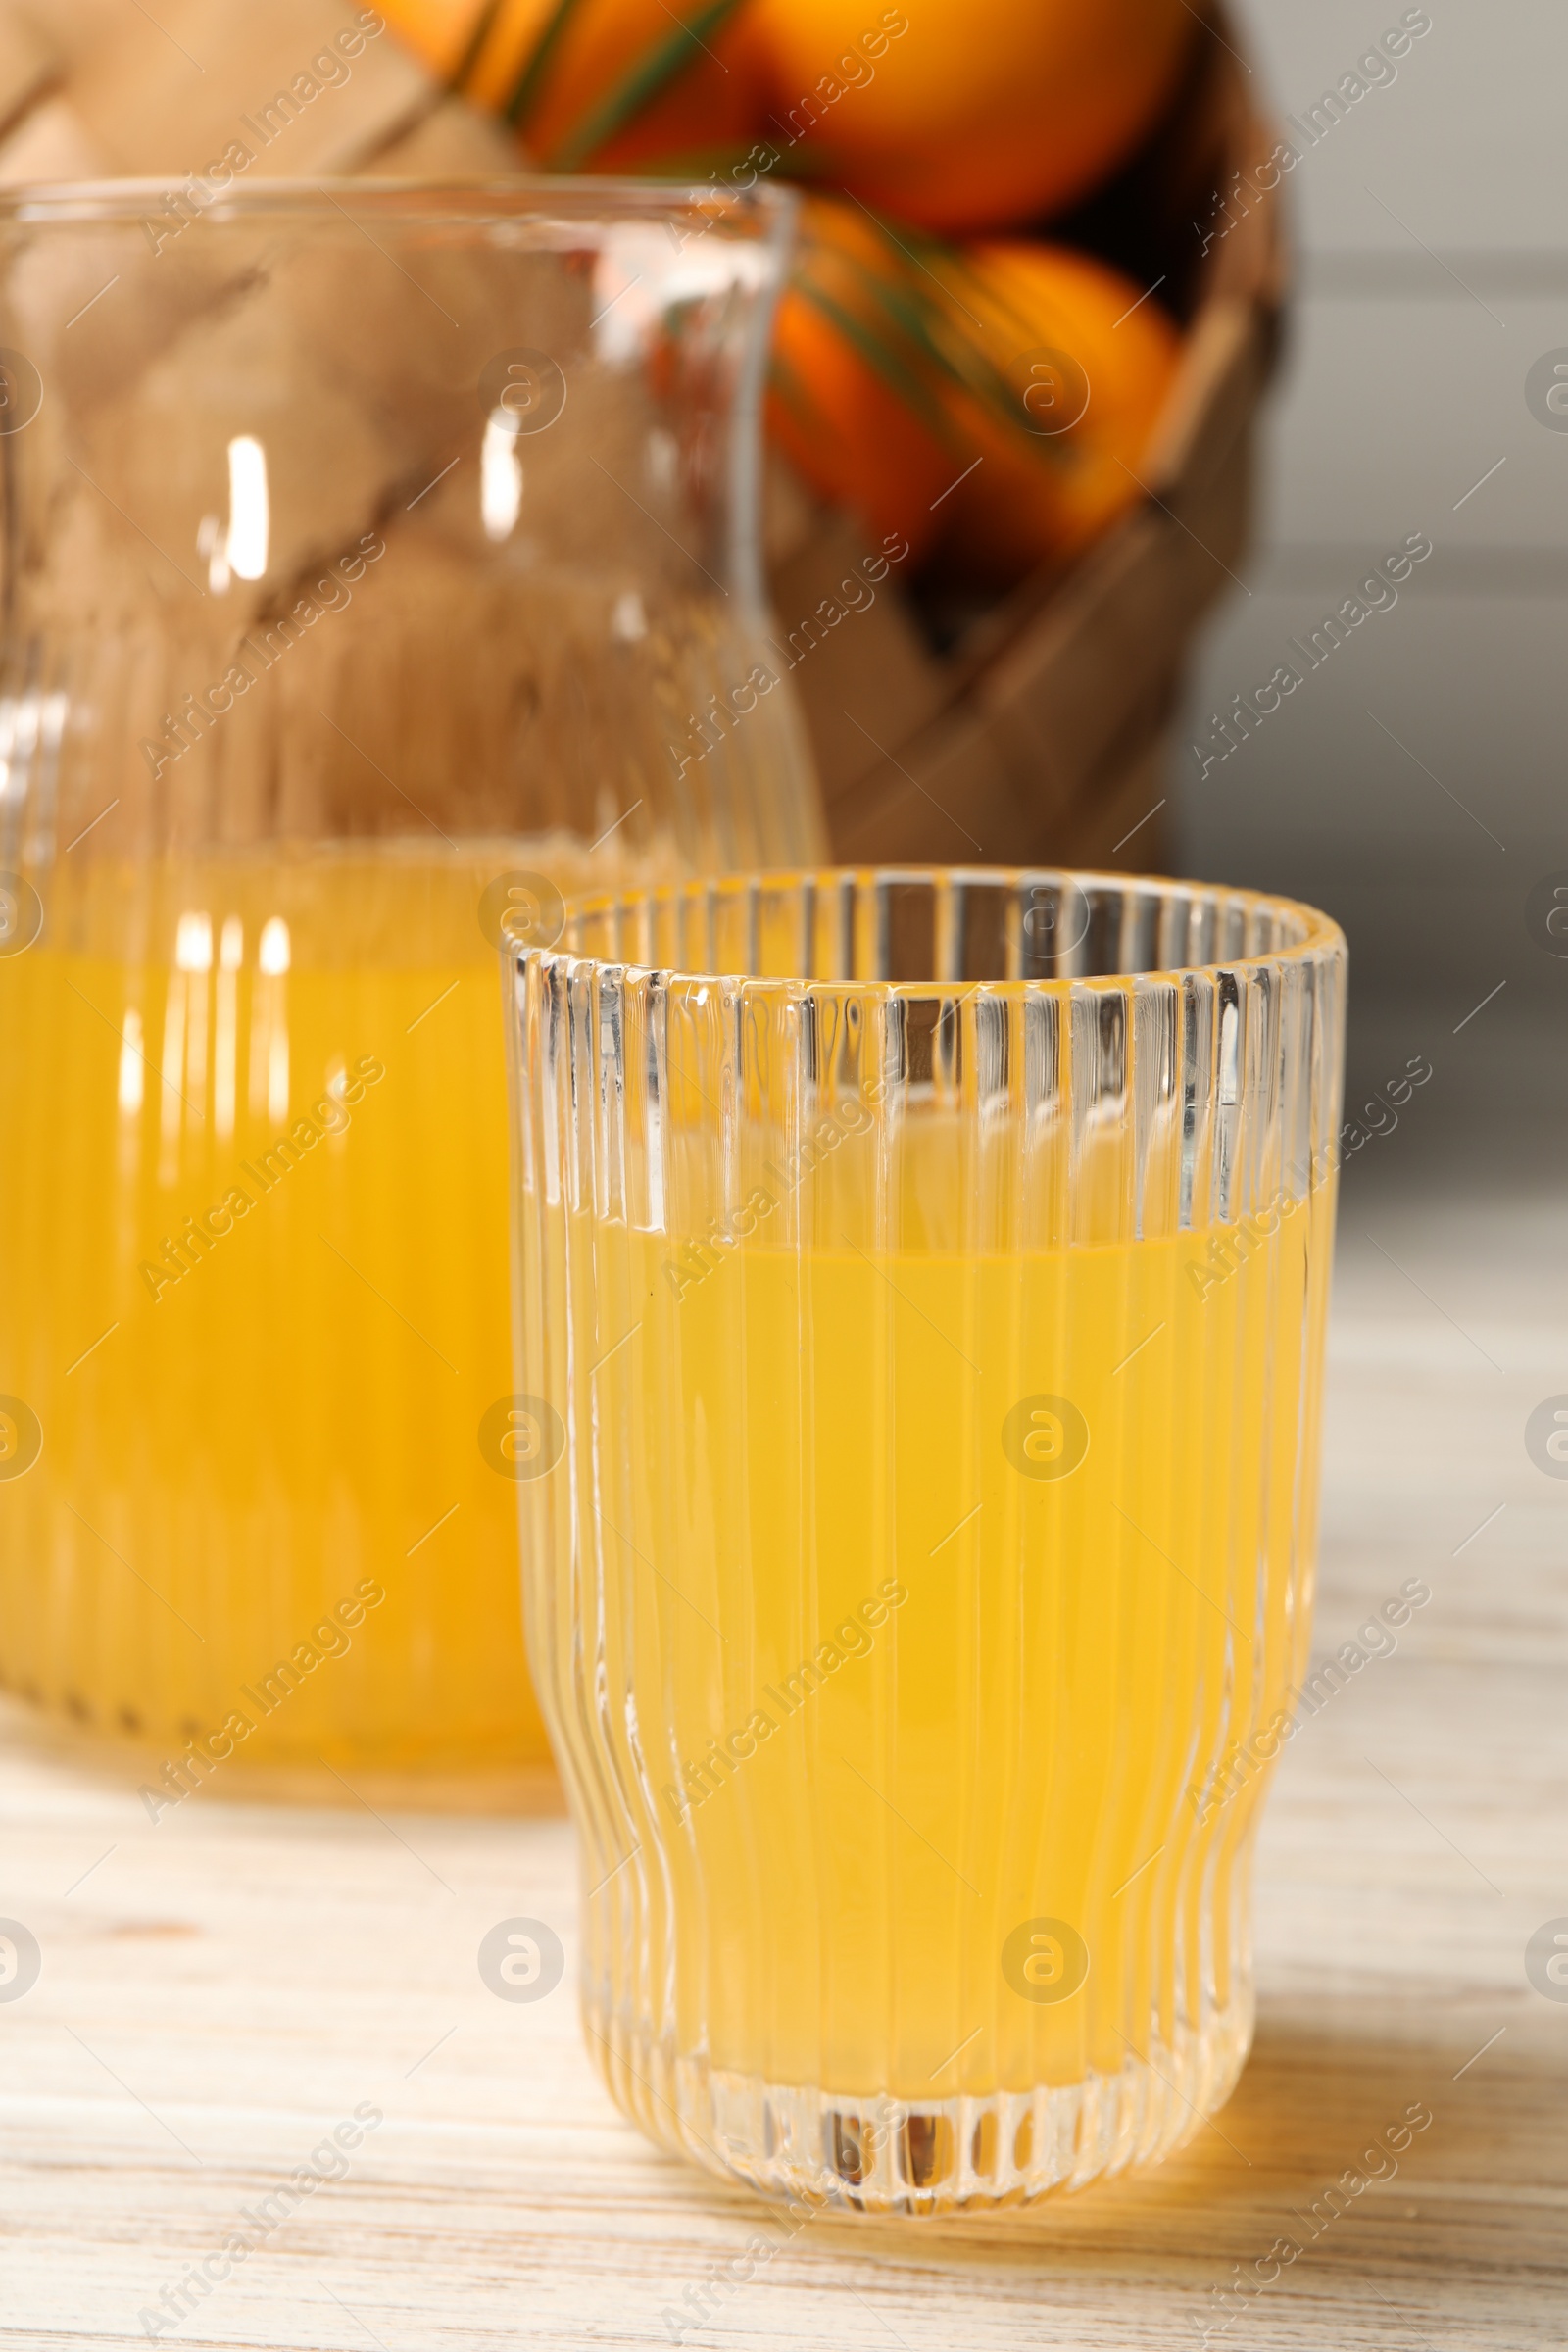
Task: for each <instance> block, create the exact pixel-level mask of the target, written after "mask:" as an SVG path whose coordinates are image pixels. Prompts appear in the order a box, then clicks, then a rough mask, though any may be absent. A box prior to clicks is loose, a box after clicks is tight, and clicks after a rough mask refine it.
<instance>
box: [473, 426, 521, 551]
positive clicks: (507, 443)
mask: <svg viewBox="0 0 1568 2352" xmlns="http://www.w3.org/2000/svg"><path fill="white" fill-rule="evenodd" d="M521 510H522V461H521V459H520V458H519V457H518V455H517V418H516V417H514V416H513V415H512V414H511V412H510V411H509V410H507V409H505V408H500V409H492V410H491V412H490V416H489V418H488V420H487V421H486V424H485V428H484V440H483V442H482V443H481V445H480V449H479V518H480V520H481V521H482V522H483V524H484V531H485V537H486V538H487V539H496V540H501V539H509V538H510V537H511V536H512V533H513V531H514V529H515V526H516V520H517V516H518V515H519V514H520V512H521Z"/></svg>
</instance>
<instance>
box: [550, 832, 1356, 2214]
mask: <svg viewBox="0 0 1568 2352" xmlns="http://www.w3.org/2000/svg"><path fill="white" fill-rule="evenodd" d="M1344 985H1345V949H1344V942H1343V940H1342V939H1341V938H1340V935H1339V933H1338V932H1337V931H1336V930H1335V929H1334V927H1333V925H1332V924H1330V923H1328V922H1327V921H1325V920H1324V919H1323V918H1322V917H1321V916H1318V915H1315V914H1314V913H1313V912H1312V911H1311V910H1310V909H1307V908H1302V907H1294V906H1291V905H1287V904H1283V903H1279V902H1270V901H1264V900H1261V899H1257V898H1254V897H1250V896H1248V895H1246V894H1242V893H1236V892H1226V891H1216V890H1203V889H1199V888H1193V887H1186V886H1181V885H1175V884H1163V883H1143V882H1123V881H1118V880H1112V879H1105V878H1099V877H1092V876H1076V877H1075V876H1068V875H1058V874H1052V873H1014V872H995V871H981V870H977V871H974V872H958V873H947V874H935V875H933V874H926V873H918V872H907V873H905V872H900V873H875V872H864V873H853V874H850V873H823V874H817V875H809V876H805V877H800V876H795V877H785V878H779V879H771V878H763V879H761V880H755V879H752V880H748V879H740V880H733V881H727V882H720V883H712V884H695V885H691V886H689V887H686V888H682V889H676V890H671V891H665V892H655V893H648V894H641V895H635V896H632V897H629V898H625V899H620V900H607V901H605V902H603V903H600V904H597V905H594V906H590V907H587V908H586V909H585V910H584V911H582V912H580V913H579V914H577V915H576V916H575V917H574V918H573V920H572V922H571V924H570V925H569V927H568V931H567V935H566V937H565V939H564V942H563V943H562V945H561V947H560V948H559V949H558V950H557V951H556V952H554V953H546V952H542V951H529V952H527V953H525V954H522V955H520V956H518V958H517V960H516V963H515V975H514V987H513V1000H512V1001H513V1006H514V1021H513V1074H514V1111H515V1131H516V1137H517V1143H518V1156H517V1187H516V1206H517V1216H518V1239H519V1253H518V1266H519V1289H518V1313H519V1349H520V1363H521V1367H522V1369H521V1373H520V1375H519V1378H520V1382H521V1385H522V1387H523V1388H524V1389H525V1390H526V1392H527V1393H528V1397H529V1399H530V1403H529V1406H528V1410H529V1411H530V1412H531V1413H532V1414H533V1415H534V1416H535V1420H536V1423H537V1431H538V1446H537V1448H536V1452H535V1456H534V1460H535V1464H536V1468H537V1475H534V1476H531V1477H529V1478H528V1479H527V1480H526V1481H525V1482H524V1484H523V1486H522V1488H521V1493H522V1495H523V1500H524V1520H525V1526H524V1538H525V1542H524V1556H525V1560H526V1562H527V1570H526V1577H527V1610H528V1634H529V1644H530V1654H531V1658H532V1664H533V1669H534V1674H535V1679H536V1682H537V1684H538V1687H539V1691H540V1695H541V1699H542V1703H543V1705H544V1707H545V1711H546V1715H547V1720H548V1722H549V1725H550V1729H551V1734H552V1738H553V1740H554V1742H555V1745H556V1749H557V1752H558V1755H559V1757H560V1760H561V1763H562V1765H563V1768H564V1772H565V1775H566V1778H567V1782H568V1787H569V1790H570V1795H571V1800H572V1805H573V1809H574V1812H575V1815H576V1818H577V1821H578V1824H579V1826H580V1829H581V1832H582V1838H583V1857H584V1863H583V1867H584V1873H585V1880H584V1884H585V1892H586V1895H587V1903H586V1920H585V1942H584V1962H583V1968H584V1978H583V1998H584V2014H585V2022H586V2025H587V2030H588V2033H589V2035H590V2038H591V2041H592V2045H593V2047H594V2050H595V2054H596V2056H597V2057H598V2059H599V2061H600V2063H601V2065H602V2067H603V2069H604V2072H605V2074H606V2077H607V2080H608V2081H609V2082H610V2084H611V2087H612V2089H613V2092H614V2094H615V2096H616V2097H617V2098H618V2099H619V2101H620V2102H621V2104H622V2105H623V2106H624V2107H625V2108H626V2110H627V2111H628V2113H630V2114H631V2115H632V2116H634V2117H635V2118H636V2119H637V2121H638V2122H640V2123H641V2124H642V2125H643V2127H644V2129H645V2130H647V2131H649V2132H651V2133H652V2134H653V2135H654V2136H655V2137H656V2138H659V2139H661V2140H662V2141H664V2142H666V2143H667V2144H669V2145H671V2146H674V2147H677V2148H680V2149H682V2150H683V2151H684V2152H686V2153H687V2154H689V2155H691V2156H693V2157H694V2158H696V2159H697V2160H698V2161H700V2162H702V2163H705V2164H707V2165H710V2166H711V2167H713V2168H716V2169H717V2170H719V2171H721V2172H729V2173H732V2174H735V2175H738V2176H740V2177H742V2178H744V2179H746V2180H750V2181H752V2182H754V2183H755V2184H757V2185H758V2186H760V2187H762V2188H764V2189H771V2190H774V2191H779V2192H788V2193H792V2194H800V2195H805V2196H807V2197H809V2198H813V2199H819V2200H826V2201H829V2202H833V2203H839V2204H844V2205H849V2206H852V2207H857V2208H861V2209H865V2210H871V2211H878V2210H898V2211H906V2212H928V2211H938V2210H943V2209H947V2208H950V2207H952V2206H954V2205H956V2204H966V2205H977V2206H979V2205H985V2204H989V2203H998V2202H1002V2201H1008V2202H1011V2201H1016V2200H1017V2199H1018V2198H1020V2197H1025V2198H1027V2197H1033V2196H1037V2195H1040V2194H1041V2193H1043V2192H1044V2191H1046V2190H1048V2189H1049V2188H1051V2187H1053V2186H1054V2185H1056V2184H1058V2183H1078V2182H1081V2181H1084V2180H1088V2179H1090V2178H1092V2177H1094V2176H1095V2175H1097V2174H1101V2173H1103V2172H1106V2171H1113V2170H1116V2169H1118V2168H1119V2167H1121V2166H1123V2165H1125V2164H1126V2163H1128V2162H1130V2161H1133V2160H1135V2159H1139V2158H1150V2157H1154V2156H1158V2155H1161V2154H1163V2153H1165V2152H1166V2151H1168V2150H1169V2149H1170V2148H1172V2147H1173V2146H1175V2145H1176V2144H1178V2143H1179V2142H1180V2141H1182V2140H1183V2139H1185V2138H1187V2137H1188V2136H1189V2135H1190V2134H1191V2132H1192V2131H1194V2130H1196V2129H1197V2128H1198V2125H1199V2123H1200V2122H1201V2118H1202V2117H1203V2116H1204V2115H1206V2114H1208V2113H1210V2112H1212V2111H1213V2110H1214V2109H1215V2108H1216V2107H1217V2106H1218V2105H1219V2104H1220V2103H1221V2102H1222V2101H1223V2099H1224V2098H1225V2097H1226V2095H1227V2094H1228V2092H1229V2090H1230V2088H1231V2086H1232V2084H1233V2083H1234V2081H1235V2079H1236V2075H1237V2073H1238V2071H1239V2069H1240V2066H1241V2064H1242V2061H1243V2058H1244V2056H1245V2053H1246V2049H1247V2045H1248V2040H1249V2036H1250V2020H1251V1979H1250V1958H1249V1943H1248V1894H1247V1873H1248V1865H1249V1858H1250V1847H1251V1840H1252V1835H1253V1831H1254V1829H1255V1824H1256V1818H1257V1805H1258V1799H1259V1797H1260V1795H1261V1792H1262V1789H1263V1788H1264V1786H1265V1784H1266V1781H1267V1778H1268V1773H1269V1769H1270V1765H1271V1762H1272V1759H1273V1757H1274V1756H1275V1755H1276V1754H1277V1752H1278V1749H1279V1746H1280V1744H1281V1743H1282V1740H1283V1738H1284V1736H1285V1726H1286V1725H1287V1723H1288V1720H1289V1716H1290V1712H1291V1707H1292V1704H1293V1696H1292V1694H1293V1690H1294V1686H1295V1683H1296V1679H1297V1676H1298V1674H1299V1671H1300V1669H1301V1667H1302V1665H1303V1663H1304V1658H1305V1654H1306V1642H1307V1634H1308V1617H1309V1607H1310V1594H1311V1576H1312V1556H1313V1544H1314V1519H1315V1493H1316V1481H1317V1455H1318V1389H1319V1379H1320V1363H1321V1347H1322V1333H1323V1321H1324V1309H1325V1304H1326V1286H1327V1273H1328V1262H1329V1247H1330V1241H1331V1234H1332V1221H1333V1193H1334V1156H1333V1139H1334V1137H1335V1134H1336V1129H1337V1120H1338V1107H1339V1100H1338V1099H1339V1075H1340V1065H1341V1058H1342V1052H1343V1022H1344Z"/></svg>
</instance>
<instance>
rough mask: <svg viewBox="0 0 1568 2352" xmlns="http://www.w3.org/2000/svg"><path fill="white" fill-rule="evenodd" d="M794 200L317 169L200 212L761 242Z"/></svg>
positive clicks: (612, 183)
mask: <svg viewBox="0 0 1568 2352" xmlns="http://www.w3.org/2000/svg"><path fill="white" fill-rule="evenodd" d="M199 176H200V175H199V174H186V175H185V176H184V177H177V178H176V177H163V176H158V175H153V176H143V177H141V178H137V179H61V180H32V181H24V182H21V183H19V184H18V185H17V186H15V187H9V188H4V189H0V226H6V225H10V226H25V227H38V226H52V225H56V224H59V225H63V226H64V225H72V224H109V225H115V224H119V223H123V224H124V225H126V226H128V227H133V226H137V225H139V224H140V223H141V222H142V221H144V220H145V218H146V215H147V209H148V206H149V204H150V203H155V202H159V201H161V200H163V199H165V198H168V197H183V198H184V200H185V202H186V203H187V204H188V203H189V202H190V201H191V199H190V193H189V189H190V180H191V178H192V177H199ZM797 201H798V199H797V196H796V192H795V190H794V189H793V188H789V187H782V186H775V185H766V186H764V185H758V186H756V187H753V188H719V187H714V186H711V185H709V184H707V183H705V182H702V181H693V180H667V181H663V180H654V179H637V178H631V177H626V178H612V177H610V176H608V175H607V176H606V177H604V178H602V179H601V178H594V177H591V176H589V175H587V174H583V173H577V174H572V173H565V172H563V173H561V174H559V175H557V174H554V173H551V172H517V173H515V174H514V173H511V172H509V173H507V174H506V175H505V176H504V177H491V178H483V179H463V178H454V177H452V176H450V175H445V174H438V175H435V176H433V177H430V178H420V177H418V176H417V175H416V176H410V177H404V178H397V179H391V178H389V179H370V178H364V179H361V178H357V177H352V176H344V175H343V174H338V175H336V176H332V175H328V174H324V173H323V174H321V175H319V176H318V177H316V178H311V179H304V178H299V179H282V178H279V179H265V180H254V181H249V182H241V181H235V182H233V183H232V184H231V185H229V186H228V187H226V188H222V189H219V190H214V191H213V192H211V193H210V194H208V195H207V196H206V198H205V200H204V201H203V202H202V204H201V209H200V214H199V218H200V219H201V220H203V221H215V220H216V221H227V220H255V221H268V220H274V219H279V220H286V219H288V218H290V217H291V216H295V215H310V216H314V217H317V218H321V217H324V216H327V215H330V214H331V213H333V212H348V211H349V210H350V204H351V203H352V210H353V211H354V212H363V213H368V214H369V215H371V216H372V217H378V218H380V219H383V220H387V221H398V222H406V223H408V224H409V225H412V226H417V225H420V224H421V223H423V224H427V225H437V224H440V225H447V226H451V225H460V224H463V223H465V222H470V223H471V224H472V225H473V226H475V227H482V226H483V225H485V224H486V223H487V222H490V221H501V220H518V221H521V220H529V219H534V220H539V221H546V220H548V219H549V218H550V217H551V216H554V217H555V218H556V219H557V220H559V221H564V222H566V223H570V224H576V223H578V222H592V221H594V220H596V219H612V218H613V219H614V220H615V221H626V220H628V219H635V218H636V217H637V216H639V215H642V216H645V217H646V218H648V219H649V220H652V221H662V220H669V219H670V218H671V217H681V216H684V217H688V218H691V219H693V220H700V221H702V222H703V223H704V226H705V227H707V228H711V227H714V226H716V225H719V224H721V223H736V224H746V223H749V222H755V223H756V226H757V241H758V242H759V243H762V244H768V243H772V242H773V241H774V240H775V239H777V238H778V237H780V236H782V235H784V234H786V233H787V231H788V228H789V225H790V223H791V222H792V221H793V219H794V216H795V211H796V206H797ZM699 233H700V232H699Z"/></svg>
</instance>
